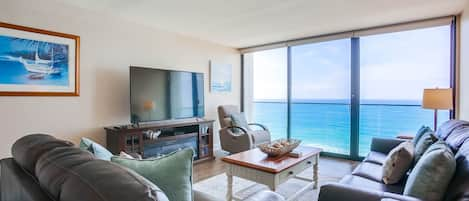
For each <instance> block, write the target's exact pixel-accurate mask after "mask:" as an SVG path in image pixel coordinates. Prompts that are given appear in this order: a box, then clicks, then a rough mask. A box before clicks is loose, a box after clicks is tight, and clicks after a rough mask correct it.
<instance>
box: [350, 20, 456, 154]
mask: <svg viewBox="0 0 469 201" xmlns="http://www.w3.org/2000/svg"><path fill="white" fill-rule="evenodd" d="M450 32H451V27H450V25H446V26H438V27H432V28H425V29H416V30H411V31H402V32H395V33H387V34H379V35H372V36H365V37H361V38H360V63H361V64H360V98H361V100H360V104H361V105H360V136H359V140H360V155H362V156H363V155H365V154H366V153H368V151H369V148H370V143H371V139H372V137H385V138H390V137H391V138H393V137H395V136H396V135H397V134H399V133H401V134H407V133H410V134H413V133H415V131H416V130H417V129H418V128H419V127H420V126H421V125H427V126H430V127H433V111H432V110H428V109H422V108H421V106H420V105H421V102H422V92H423V89H424V88H435V87H440V88H449V87H450V84H451V83H450V70H451V69H450V68H449V67H450V58H451V57H450V48H451V42H450V37H449V36H450ZM448 118H449V114H448V111H441V112H440V113H439V118H438V119H439V121H440V123H441V122H443V121H446V120H448Z"/></svg>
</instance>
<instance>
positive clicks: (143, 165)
mask: <svg viewBox="0 0 469 201" xmlns="http://www.w3.org/2000/svg"><path fill="white" fill-rule="evenodd" d="M193 154H194V151H193V150H192V149H183V150H181V151H177V152H173V153H171V154H168V155H166V156H163V157H159V158H153V159H143V160H136V159H126V158H121V157H118V156H114V157H112V158H111V161H112V162H115V163H117V164H120V165H122V166H125V167H127V168H130V169H132V170H134V171H135V172H137V173H139V174H140V175H142V176H143V177H145V178H146V179H148V180H150V181H151V182H153V183H154V184H155V185H157V186H158V187H160V188H161V190H163V192H164V193H165V194H166V195H167V196H168V198H169V200H177V201H192V160H193Z"/></svg>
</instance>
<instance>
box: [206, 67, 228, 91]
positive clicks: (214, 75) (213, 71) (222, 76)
mask: <svg viewBox="0 0 469 201" xmlns="http://www.w3.org/2000/svg"><path fill="white" fill-rule="evenodd" d="M231 81H232V71H231V64H222V63H216V62H213V61H210V91H211V92H231Z"/></svg>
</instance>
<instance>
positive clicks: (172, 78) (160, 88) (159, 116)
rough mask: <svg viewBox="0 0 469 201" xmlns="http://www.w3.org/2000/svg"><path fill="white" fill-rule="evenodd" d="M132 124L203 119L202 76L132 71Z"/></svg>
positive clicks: (170, 71)
mask: <svg viewBox="0 0 469 201" xmlns="http://www.w3.org/2000/svg"><path fill="white" fill-rule="evenodd" d="M130 112H131V121H132V123H139V122H150V121H161V120H172V119H184V118H194V117H203V116H204V115H205V111H204V75H203V74H202V73H195V72H184V71H174V70H163V69H154V68H142V67H134V66H131V67H130Z"/></svg>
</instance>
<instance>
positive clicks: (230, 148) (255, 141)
mask: <svg viewBox="0 0 469 201" xmlns="http://www.w3.org/2000/svg"><path fill="white" fill-rule="evenodd" d="M236 113H239V109H238V107H237V106H235V105H221V106H218V118H219V121H220V127H221V129H220V131H219V133H220V144H221V148H222V150H224V151H227V152H229V153H232V154H233V153H239V152H243V151H247V150H249V149H253V148H255V147H256V146H257V145H260V144H263V143H268V142H270V132H269V130H268V129H267V128H266V127H265V126H264V125H262V124H258V123H249V124H248V125H249V126H257V127H259V128H261V130H252V129H251V128H249V127H248V128H242V127H238V126H233V124H232V121H231V115H232V114H236ZM234 129H239V130H240V132H234V131H233V130H234Z"/></svg>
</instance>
